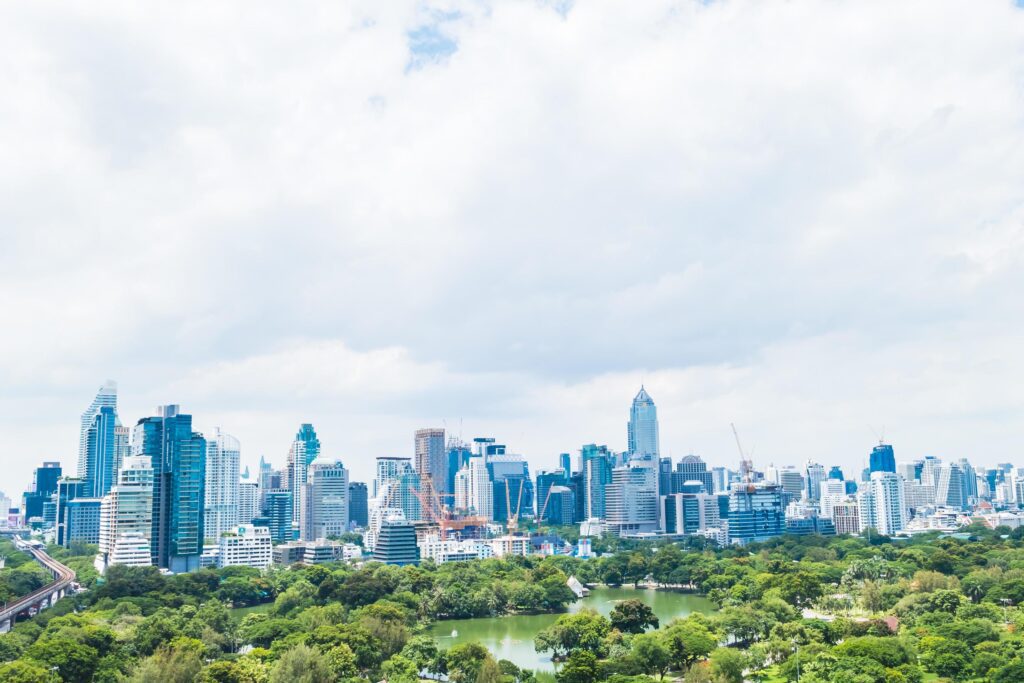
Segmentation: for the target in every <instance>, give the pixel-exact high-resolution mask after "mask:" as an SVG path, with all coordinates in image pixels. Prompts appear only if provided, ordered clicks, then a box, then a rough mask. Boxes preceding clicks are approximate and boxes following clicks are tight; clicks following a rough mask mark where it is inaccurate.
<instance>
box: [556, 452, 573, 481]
mask: <svg viewBox="0 0 1024 683" xmlns="http://www.w3.org/2000/svg"><path fill="white" fill-rule="evenodd" d="M558 466H559V467H561V468H562V470H563V471H564V472H565V476H566V477H569V476H572V454H571V453H561V454H559V456H558Z"/></svg>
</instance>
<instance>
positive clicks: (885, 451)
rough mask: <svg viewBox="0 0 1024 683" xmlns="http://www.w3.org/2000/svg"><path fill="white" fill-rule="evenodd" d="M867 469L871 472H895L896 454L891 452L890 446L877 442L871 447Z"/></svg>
mask: <svg viewBox="0 0 1024 683" xmlns="http://www.w3.org/2000/svg"><path fill="white" fill-rule="evenodd" d="M868 469H869V470H871V472H872V473H875V472H895V471H896V454H895V453H893V450H892V446H890V445H889V444H885V443H879V444H878V445H877V446H875V447H874V448H872V449H871V459H870V461H869V464H868Z"/></svg>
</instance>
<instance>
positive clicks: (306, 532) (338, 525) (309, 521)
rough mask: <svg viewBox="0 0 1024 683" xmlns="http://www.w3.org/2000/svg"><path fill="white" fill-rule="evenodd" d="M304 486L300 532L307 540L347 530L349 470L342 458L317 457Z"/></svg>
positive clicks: (336, 534) (340, 533)
mask: <svg viewBox="0 0 1024 683" xmlns="http://www.w3.org/2000/svg"><path fill="white" fill-rule="evenodd" d="M308 477H309V479H308V481H307V483H306V486H305V487H304V489H303V499H302V512H301V519H300V527H299V528H300V535H301V538H302V540H304V541H313V540H316V539H318V538H329V537H331V536H341V535H342V534H344V533H345V532H346V531H348V470H346V469H345V466H344V465H342V463H341V461H340V460H335V461H333V462H327V461H324V460H316V461H314V462H313V463H312V464H311V465H310V466H309V474H308Z"/></svg>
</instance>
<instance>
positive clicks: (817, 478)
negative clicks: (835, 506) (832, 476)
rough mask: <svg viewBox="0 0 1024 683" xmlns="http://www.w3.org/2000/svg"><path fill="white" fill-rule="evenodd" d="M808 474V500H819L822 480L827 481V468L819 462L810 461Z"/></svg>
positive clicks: (807, 468) (807, 469)
mask: <svg viewBox="0 0 1024 683" xmlns="http://www.w3.org/2000/svg"><path fill="white" fill-rule="evenodd" d="M805 472H806V475H807V489H806V492H805V493H806V497H807V500H809V501H812V502H817V501H819V500H821V482H823V481H825V468H824V467H823V466H821V465H819V464H818V463H815V462H808V463H807V467H806V470H805Z"/></svg>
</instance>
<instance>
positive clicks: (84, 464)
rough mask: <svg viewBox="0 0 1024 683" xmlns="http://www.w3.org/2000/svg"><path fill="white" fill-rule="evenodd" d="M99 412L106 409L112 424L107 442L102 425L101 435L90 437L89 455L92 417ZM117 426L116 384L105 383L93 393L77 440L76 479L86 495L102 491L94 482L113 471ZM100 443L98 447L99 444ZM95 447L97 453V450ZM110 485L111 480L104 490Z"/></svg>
mask: <svg viewBox="0 0 1024 683" xmlns="http://www.w3.org/2000/svg"><path fill="white" fill-rule="evenodd" d="M103 408H109V409H110V410H109V411H108V414H109V415H113V418H114V423H112V424H111V425H110V426H109V429H110V434H109V437H110V438H109V440H105V439H104V438H103V437H105V436H106V435H107V434H106V425H104V433H103V434H102V435H98V434H95V433H93V434H92V436H93V439H94V443H93V444H92V446H91V449H92V450H91V451H90V444H89V439H90V432H95V430H96V424H95V423H96V417H97V415H98V414H99V412H100V410H101V409H103ZM116 422H117V382H114V381H112V380H107V381H106V383H104V384H103V386H101V387H100V389H99V391H97V392H96V396H95V397H94V398H93V400H92V403H91V404H89V407H88V408H86V409H85V412H83V413H82V421H81V429H80V431H79V437H78V478H79V479H83V480H86V481H87V482H89V483H87V484H86V489H87V492H88V493H89V494H91V493H92V491H94V490H96V488H97V486H100V487H102V484H97V483H96V481H97V480H99V481H102V480H103V478H104V477H105V476H106V474H105V471H106V470H107V469H113V466H114V465H113V463H114V435H113V429H114V424H116ZM101 441H102V443H101ZM98 447H99V450H97V448H98ZM90 460H91V461H92V462H91V463H90ZM90 471H91V472H93V477H92V478H91V479H92V481H90V477H89V476H88V473H89V472H90ZM111 485H113V479H111V480H110V482H109V484H108V486H107V488H108V490H109V487H110V486H111Z"/></svg>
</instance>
